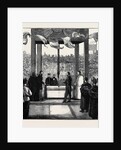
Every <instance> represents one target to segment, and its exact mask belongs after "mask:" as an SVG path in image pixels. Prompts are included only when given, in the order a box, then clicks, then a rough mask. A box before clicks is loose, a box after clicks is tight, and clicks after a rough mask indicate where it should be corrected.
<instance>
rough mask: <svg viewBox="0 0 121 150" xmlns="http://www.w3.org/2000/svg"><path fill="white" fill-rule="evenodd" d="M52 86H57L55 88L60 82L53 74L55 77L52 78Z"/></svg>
mask: <svg viewBox="0 0 121 150" xmlns="http://www.w3.org/2000/svg"><path fill="white" fill-rule="evenodd" d="M52 85H55V86H57V85H58V80H57V79H56V77H55V74H53V77H52Z"/></svg>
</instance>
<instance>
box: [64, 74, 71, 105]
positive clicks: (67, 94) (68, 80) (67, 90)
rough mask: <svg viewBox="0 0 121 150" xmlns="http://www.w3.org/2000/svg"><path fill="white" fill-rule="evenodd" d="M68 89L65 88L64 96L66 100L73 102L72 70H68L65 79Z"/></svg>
mask: <svg viewBox="0 0 121 150" xmlns="http://www.w3.org/2000/svg"><path fill="white" fill-rule="evenodd" d="M64 83H65V85H66V90H65V96H64V101H63V103H64V102H71V84H72V77H71V75H70V72H67V78H66V80H65V82H64ZM68 96H69V100H68V101H66V100H67V97H68Z"/></svg>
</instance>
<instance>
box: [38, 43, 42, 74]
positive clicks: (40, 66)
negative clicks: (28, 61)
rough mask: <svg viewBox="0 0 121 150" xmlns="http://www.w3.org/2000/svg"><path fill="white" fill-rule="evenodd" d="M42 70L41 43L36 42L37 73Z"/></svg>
mask: <svg viewBox="0 0 121 150" xmlns="http://www.w3.org/2000/svg"><path fill="white" fill-rule="evenodd" d="M40 70H42V44H37V74H38V73H39V72H40Z"/></svg>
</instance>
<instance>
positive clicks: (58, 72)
mask: <svg viewBox="0 0 121 150" xmlns="http://www.w3.org/2000/svg"><path fill="white" fill-rule="evenodd" d="M57 75H58V80H59V75H60V49H58V59H57Z"/></svg>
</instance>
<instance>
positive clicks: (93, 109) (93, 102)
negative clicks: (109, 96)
mask: <svg viewBox="0 0 121 150" xmlns="http://www.w3.org/2000/svg"><path fill="white" fill-rule="evenodd" d="M92 82H93V85H92V88H91V89H90V106H89V116H90V117H92V119H98V86H97V85H96V84H97V82H98V79H96V78H93V80H92Z"/></svg>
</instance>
